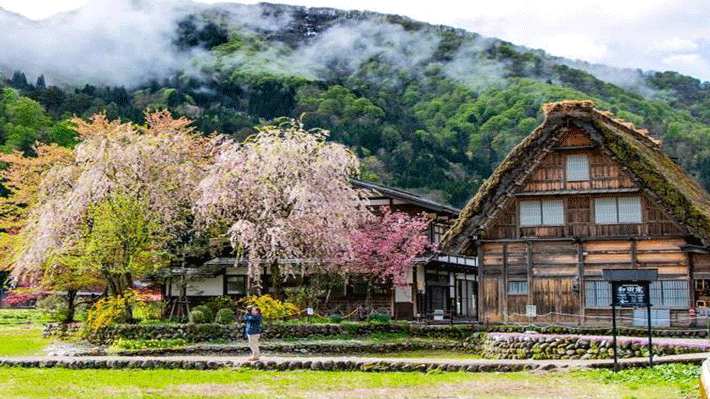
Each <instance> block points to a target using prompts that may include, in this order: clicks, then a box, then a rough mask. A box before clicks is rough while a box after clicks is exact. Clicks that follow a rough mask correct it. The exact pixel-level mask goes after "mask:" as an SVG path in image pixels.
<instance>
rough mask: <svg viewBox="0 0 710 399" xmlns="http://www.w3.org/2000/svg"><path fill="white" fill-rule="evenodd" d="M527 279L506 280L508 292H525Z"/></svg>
mask: <svg viewBox="0 0 710 399" xmlns="http://www.w3.org/2000/svg"><path fill="white" fill-rule="evenodd" d="M527 293H528V282H527V281H508V294H527Z"/></svg>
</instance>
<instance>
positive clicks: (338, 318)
mask: <svg viewBox="0 0 710 399" xmlns="http://www.w3.org/2000/svg"><path fill="white" fill-rule="evenodd" d="M342 321H343V315H339V314H332V315H330V322H331V323H335V324H340V323H341V322H342Z"/></svg>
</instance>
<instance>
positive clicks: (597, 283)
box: [584, 280, 611, 308]
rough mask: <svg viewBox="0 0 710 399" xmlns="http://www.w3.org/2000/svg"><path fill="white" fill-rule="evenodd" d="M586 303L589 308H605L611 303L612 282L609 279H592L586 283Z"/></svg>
mask: <svg viewBox="0 0 710 399" xmlns="http://www.w3.org/2000/svg"><path fill="white" fill-rule="evenodd" d="M584 304H585V306H586V307H588V308H603V307H608V306H610V305H611V284H609V282H608V281H602V280H591V281H586V282H585V283H584Z"/></svg>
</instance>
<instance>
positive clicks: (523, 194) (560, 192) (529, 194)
mask: <svg viewBox="0 0 710 399" xmlns="http://www.w3.org/2000/svg"><path fill="white" fill-rule="evenodd" d="M640 191H641V189H640V188H637V187H634V188H607V189H585V190H555V191H523V192H519V193H516V194H515V195H516V196H517V197H533V196H546V195H549V196H553V195H584V194H619V193H638V192H640Z"/></svg>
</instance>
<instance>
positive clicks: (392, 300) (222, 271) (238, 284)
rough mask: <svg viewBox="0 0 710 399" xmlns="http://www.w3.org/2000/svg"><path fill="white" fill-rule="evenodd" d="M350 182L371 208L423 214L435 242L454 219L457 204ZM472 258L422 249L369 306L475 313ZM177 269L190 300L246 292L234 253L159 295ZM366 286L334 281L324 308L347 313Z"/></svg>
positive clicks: (401, 311)
mask: <svg viewBox="0 0 710 399" xmlns="http://www.w3.org/2000/svg"><path fill="white" fill-rule="evenodd" d="M351 184H352V185H353V187H354V188H356V189H357V190H360V191H361V193H362V195H363V196H364V197H366V198H367V201H368V205H369V206H370V207H373V208H376V207H379V206H389V207H390V208H391V209H393V210H396V211H400V212H405V213H408V214H411V215H416V214H420V213H422V212H423V213H425V214H426V215H427V216H428V217H429V218H430V219H431V223H430V225H429V238H430V240H431V242H432V243H433V244H435V245H438V244H439V242H440V241H441V238H442V237H443V235H444V233H445V232H446V230H448V228H449V227H450V225H451V223H452V222H453V221H454V220H455V219H456V217H457V216H458V213H459V209H456V208H453V207H451V206H448V205H444V204H440V203H437V202H435V201H431V200H429V199H426V198H424V197H422V196H419V195H417V194H414V193H411V192H407V191H404V190H400V189H396V188H392V187H387V186H384V185H381V184H377V183H373V182H369V181H364V180H359V179H352V180H351ZM302 261H304V260H300V259H284V260H282V262H291V263H295V262H302ZM475 262H476V259H475V258H464V257H454V256H443V255H441V254H435V253H431V254H427V255H426V256H422V257H421V258H419V259H417V262H416V263H417V266H416V267H415V268H413V270H412V273H411V274H410V281H409V284H408V285H407V286H404V287H392V286H390V285H382V286H379V287H375V292H374V295H373V298H372V299H373V307H374V308H375V309H378V310H381V311H384V310H387V311H388V312H389V313H390V314H391V315H393V316H394V317H395V318H396V319H401V320H411V319H414V318H419V317H424V316H426V315H429V314H431V313H433V312H434V311H439V312H443V313H444V314H445V315H446V316H447V317H449V316H451V315H452V314H455V315H459V316H462V317H469V318H473V317H475V303H476V301H475V299H474V297H473V295H475V287H474V285H475V278H476V271H475ZM266 269H267V271H266V274H265V275H264V276H262V282H263V285H264V290H265V292H270V289H271V276H270V275H269V274H268V268H266ZM181 273H185V274H186V276H185V277H186V280H187V284H186V285H187V287H186V288H187V292H186V295H187V299H188V301H189V302H190V303H193V304H194V303H200V302H202V301H205V300H207V299H209V298H211V297H215V296H223V295H224V296H231V297H234V298H240V297H243V296H244V295H246V275H247V268H246V266H245V265H244V266H242V265H235V259H234V258H233V257H218V258H214V259H211V260H208V261H207V262H205V263H204V264H202V265H201V266H200V267H195V268H192V269H189V270H181V271H177V272H176V273H174V275H173V276H171V278H170V281H169V282H168V284H166V286H165V289H164V296H165V297H167V298H168V299H169V300H172V301H176V300H177V298H178V297H179V293H180V286H181V284H182V283H181V279H182V276H181ZM309 278H310V277H308V276H306V277H304V279H300V280H299V279H296V280H289V281H285V282H284V283H283V285H284V286H286V287H288V286H295V285H298V284H302V283H304V282H307V281H308V279H309ZM366 297H367V286H366V284H364V283H363V282H358V281H345V280H343V284H342V285H340V286H338V288H337V289H335V290H334V291H333V292H331V295H330V297H329V300H328V306H329V308H331V309H333V308H339V309H341V310H342V311H343V312H350V311H351V310H352V309H353V308H355V307H358V306H360V305H364V304H365V300H366Z"/></svg>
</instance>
